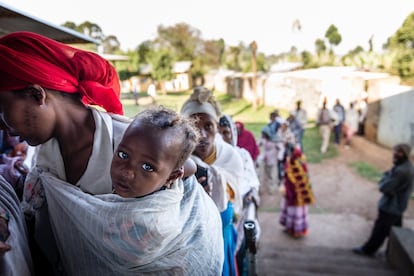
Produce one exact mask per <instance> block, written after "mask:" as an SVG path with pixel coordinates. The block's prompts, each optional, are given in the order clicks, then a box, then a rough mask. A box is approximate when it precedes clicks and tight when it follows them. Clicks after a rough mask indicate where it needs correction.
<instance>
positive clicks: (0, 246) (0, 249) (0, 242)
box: [0, 217, 10, 256]
mask: <svg viewBox="0 0 414 276" xmlns="http://www.w3.org/2000/svg"><path fill="white" fill-rule="evenodd" d="M9 236H10V232H9V226H8V222H7V221H6V220H5V219H4V218H2V217H0V256H3V255H4V253H6V252H7V251H9V250H10V246H9V245H7V244H5V243H4V242H5V241H6V240H7V239H8V238H9Z"/></svg>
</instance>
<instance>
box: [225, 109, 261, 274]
mask: <svg viewBox="0 0 414 276" xmlns="http://www.w3.org/2000/svg"><path fill="white" fill-rule="evenodd" d="M218 130H219V133H220V134H221V136H222V137H223V140H224V141H225V142H227V143H228V144H230V145H232V146H233V147H234V148H235V149H236V150H237V152H238V153H239V154H240V157H241V159H242V160H243V171H242V172H241V173H240V181H239V188H240V194H241V197H242V199H243V211H242V213H241V216H240V219H239V220H238V221H237V223H236V228H237V246H236V252H237V253H236V256H237V266H238V271H239V272H240V274H242V273H241V271H243V270H245V269H246V263H247V262H246V260H245V255H246V246H245V239H244V238H245V235H244V223H245V222H246V220H252V221H254V226H255V229H254V231H255V233H256V235H255V236H254V238H255V241H258V240H259V237H260V225H259V221H258V219H257V212H255V213H254V214H253V215H254V217H250V218H249V217H248V215H249V205H250V203H251V202H253V203H254V207H255V208H254V209H255V210H256V211H257V208H258V207H259V204H260V197H259V186H260V181H259V178H258V176H257V173H256V168H255V165H254V162H253V159H252V157H251V156H250V154H249V152H248V151H247V150H246V149H243V148H241V147H238V146H237V128H236V125H235V123H234V122H233V120H232V118H231V117H230V116H229V115H223V116H221V117H220V120H219V125H218Z"/></svg>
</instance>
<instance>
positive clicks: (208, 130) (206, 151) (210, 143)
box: [191, 113, 217, 160]
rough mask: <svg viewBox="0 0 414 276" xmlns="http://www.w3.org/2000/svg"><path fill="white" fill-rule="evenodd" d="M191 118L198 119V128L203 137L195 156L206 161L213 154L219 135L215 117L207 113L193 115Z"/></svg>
mask: <svg viewBox="0 0 414 276" xmlns="http://www.w3.org/2000/svg"><path fill="white" fill-rule="evenodd" d="M191 117H193V118H197V122H196V126H197V128H198V129H199V130H200V136H201V139H200V142H199V143H198V145H197V147H196V149H195V151H194V154H195V155H197V156H198V157H200V158H201V160H204V159H206V158H207V157H208V156H209V155H211V154H212V153H213V149H214V137H215V136H216V133H217V122H216V121H215V120H214V118H213V117H211V116H210V115H208V114H206V113H197V114H193V115H191Z"/></svg>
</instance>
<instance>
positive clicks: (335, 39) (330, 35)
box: [325, 24, 342, 50]
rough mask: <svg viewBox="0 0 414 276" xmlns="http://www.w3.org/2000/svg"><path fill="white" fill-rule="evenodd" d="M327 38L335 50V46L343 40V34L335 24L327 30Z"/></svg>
mask: <svg viewBox="0 0 414 276" xmlns="http://www.w3.org/2000/svg"><path fill="white" fill-rule="evenodd" d="M325 38H326V39H328V42H329V44H330V45H331V50H333V46H338V45H339V44H340V43H341V41H342V36H341V34H340V33H339V31H338V28H337V27H336V26H335V25H333V24H332V25H330V26H329V28H328V29H327V30H326V32H325Z"/></svg>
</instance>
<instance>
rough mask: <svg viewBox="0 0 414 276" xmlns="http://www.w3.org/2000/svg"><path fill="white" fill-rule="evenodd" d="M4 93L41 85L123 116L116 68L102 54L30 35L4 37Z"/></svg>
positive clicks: (0, 75) (0, 79) (0, 43)
mask: <svg viewBox="0 0 414 276" xmlns="http://www.w3.org/2000/svg"><path fill="white" fill-rule="evenodd" d="M0 60H1V62H0V90H10V91H12V90H20V89H24V88H27V87H28V86H30V85H33V84H38V85H40V86H42V87H44V88H46V89H51V90H56V91H60V92H65V93H71V94H72V93H80V95H81V96H82V101H83V102H84V103H85V104H91V105H98V106H101V107H103V108H104V109H105V110H106V111H108V112H111V113H116V114H123V109H122V104H121V102H120V100H119V95H120V84H119V79H118V75H117V72H116V71H115V69H114V67H113V66H112V65H111V64H110V63H109V62H108V61H107V60H105V59H103V58H102V57H100V56H99V55H98V54H95V53H92V52H87V51H84V50H80V49H76V48H73V47H71V46H68V45H66V44H63V43H60V42H57V41H55V40H52V39H49V38H46V37H44V36H41V35H38V34H35V33H30V32H15V33H11V34H8V35H5V36H3V37H1V38H0Z"/></svg>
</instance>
